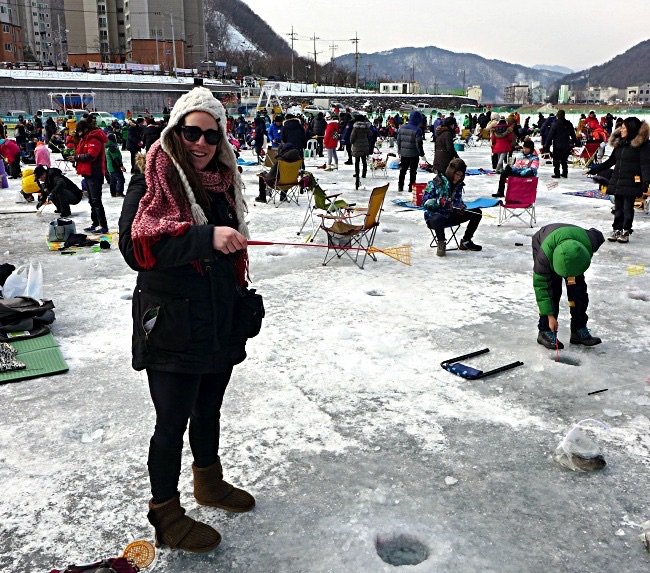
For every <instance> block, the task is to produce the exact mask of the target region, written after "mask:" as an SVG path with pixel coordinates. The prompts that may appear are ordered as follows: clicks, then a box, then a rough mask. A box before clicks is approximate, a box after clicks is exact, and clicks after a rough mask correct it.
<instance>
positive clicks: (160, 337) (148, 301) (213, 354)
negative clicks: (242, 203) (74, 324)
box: [119, 174, 246, 374]
mask: <svg viewBox="0 0 650 573" xmlns="http://www.w3.org/2000/svg"><path fill="white" fill-rule="evenodd" d="M145 192H146V183H145V179H144V175H142V174H137V175H134V176H133V178H132V179H131V182H130V184H129V189H128V192H127V194H126V198H125V199H124V204H123V206H122V214H121V216H120V223H119V236H120V239H119V245H120V251H121V252H122V256H123V257H124V259H125V260H126V262H127V264H128V265H129V266H130V267H131V268H132V269H134V270H136V271H139V272H138V279H137V284H136V287H135V291H134V293H133V311H132V314H133V337H132V352H133V357H132V365H133V368H134V369H135V370H143V369H145V368H151V369H152V370H160V371H163V372H183V373H193V374H204V373H208V372H223V371H225V370H227V369H229V368H230V367H231V366H232V365H234V364H238V363H239V362H241V361H242V360H244V358H245V357H246V352H245V341H242V340H235V339H233V337H232V332H233V310H234V307H235V304H236V301H237V297H238V296H239V295H238V293H237V288H238V287H237V280H236V278H235V273H234V270H233V265H232V264H231V261H230V257H229V256H226V255H222V254H220V253H217V252H216V251H214V249H213V247H212V230H213V228H214V226H215V225H227V226H231V227H234V228H236V221H237V218H236V216H235V213H234V211H233V210H232V208H231V207H230V205H229V204H228V202H227V200H226V198H225V197H223V194H222V193H213V194H212V196H211V200H212V201H213V204H212V208H211V209H209V210H207V211H206V216H207V217H208V224H206V225H192V226H191V227H190V228H189V229H188V231H187V232H186V233H185V234H184V235H180V236H177V237H171V236H169V237H163V238H162V240H161V241H159V242H158V243H157V244H156V245H155V246H154V250H155V252H156V264H155V266H154V267H153V269H151V270H149V271H144V270H142V269H141V268H140V267H139V266H138V264H137V262H136V259H135V256H134V252H133V241H132V239H131V225H132V224H133V220H134V218H135V215H136V213H137V211H138V206H139V204H140V200H141V199H142V197H143V196H144V194H145ZM192 261H200V265H201V272H198V271H197V269H196V267H195V265H193V264H192ZM153 310H156V311H157V318H156V322H155V324H154V326H153V328H152V329H151V330H149V332H148V333H146V332H145V330H144V328H143V324H144V323H145V322H147V320H148V317H149V315H150V314H151V311H153ZM148 313H149V314H148Z"/></svg>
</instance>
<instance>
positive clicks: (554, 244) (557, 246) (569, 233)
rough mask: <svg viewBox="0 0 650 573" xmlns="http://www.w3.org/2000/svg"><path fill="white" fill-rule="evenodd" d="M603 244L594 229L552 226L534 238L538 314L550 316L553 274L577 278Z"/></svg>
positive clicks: (545, 228) (534, 273)
mask: <svg viewBox="0 0 650 573" xmlns="http://www.w3.org/2000/svg"><path fill="white" fill-rule="evenodd" d="M604 242H605V237H603V234H602V233H601V232H600V231H598V230H597V229H589V230H587V229H583V228H582V227H577V226H576V225H568V224H565V223H554V224H552V225H546V226H545V227H542V228H541V229H540V230H539V231H537V233H535V234H534V235H533V287H534V288H535V298H536V299H537V307H538V308H539V314H540V315H546V316H549V315H551V314H553V312H554V309H553V301H552V298H551V279H552V278H553V275H559V276H561V277H564V278H566V277H578V276H581V275H583V274H584V273H585V271H586V270H587V269H588V268H589V265H590V264H591V258H592V257H593V254H594V253H595V252H596V251H597V250H598V248H599V247H600V245H602V244H603V243H604Z"/></svg>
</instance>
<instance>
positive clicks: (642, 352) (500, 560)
mask: <svg viewBox="0 0 650 573" xmlns="http://www.w3.org/2000/svg"><path fill="white" fill-rule="evenodd" d="M382 151H383V152H384V154H385V153H386V152H388V151H389V149H388V147H387V145H386V146H385V147H384V148H383V150H382ZM426 151H427V157H428V158H429V159H432V153H433V150H432V144H431V143H427V144H426ZM340 155H342V154H340ZM461 155H462V157H463V158H464V159H465V160H466V161H467V163H468V166H469V167H470V168H478V167H484V168H488V167H490V165H489V164H490V158H489V147H487V146H486V147H478V148H469V149H467V150H466V151H465V152H462V153H461ZM244 156H245V157H246V158H250V157H251V156H252V152H250V151H246V152H244ZM125 160H127V161H126V162H127V164H128V159H127V158H126V156H125ZM323 163H324V160H322V159H318V160H314V159H310V160H307V167H308V168H309V169H311V171H312V172H313V173H314V174H315V175H316V176H317V177H318V179H319V181H320V184H321V185H322V187H323V188H324V189H326V190H327V191H329V192H340V193H342V194H343V197H344V198H345V199H347V200H350V201H355V202H356V203H357V204H360V205H361V204H363V203H364V201H366V200H367V198H368V196H369V193H370V190H371V188H372V187H373V186H375V185H379V184H381V183H383V182H384V178H380V177H377V178H372V177H371V172H369V176H368V178H366V179H365V180H363V188H362V189H360V190H358V191H355V190H354V179H353V178H352V168H351V167H350V166H346V165H343V159H340V162H339V167H340V169H339V171H338V172H336V171H334V172H324V171H322V170H319V169H317V168H316V165H317V164H323ZM258 171H259V168H257V167H255V166H253V167H245V168H244V178H245V181H246V183H247V192H246V194H247V198H248V204H249V216H248V220H249V224H250V228H251V235H252V237H253V238H255V239H262V240H271V241H282V242H287V241H297V242H300V241H303V240H304V236H300V237H297V236H296V232H297V230H298V228H299V226H300V224H301V222H302V218H303V215H304V209H305V208H306V203H307V201H306V198H305V197H304V196H303V197H301V201H300V202H301V205H300V207H296V206H295V205H290V206H287V205H282V206H280V207H279V208H277V209H276V208H273V206H270V205H259V204H256V203H254V202H253V197H254V196H255V195H256V194H257V179H256V173H257V172H258ZM551 172H552V171H551V167H550V166H548V165H544V166H542V168H541V172H540V185H539V190H538V203H537V205H538V206H537V220H538V224H539V225H545V224H548V223H553V222H568V223H575V224H578V225H582V226H584V227H591V226H593V227H596V228H598V229H601V230H602V231H603V232H607V231H608V230H609V229H610V228H611V221H612V215H611V214H610V209H611V205H610V203H609V202H607V201H603V200H598V199H590V198H583V197H575V196H569V195H564V194H563V192H566V191H580V190H588V189H593V188H595V185H594V184H593V183H591V182H590V180H589V179H587V178H586V177H584V176H583V175H582V174H581V171H580V170H579V169H571V171H570V174H569V178H568V179H567V180H560V181H559V185H558V186H557V187H556V188H554V189H551V190H549V189H548V188H547V186H546V183H547V182H549V181H550V175H551ZM397 173H398V172H397V171H391V170H389V172H388V176H387V179H388V180H389V182H390V188H389V194H388V199H387V201H386V204H385V206H384V209H385V210H384V212H383V215H382V224H381V226H380V228H379V232H378V234H377V240H376V245H377V246H378V247H380V248H382V247H389V246H397V245H403V244H410V245H412V249H413V265H412V266H411V267H408V266H405V265H402V264H400V263H398V262H397V261H395V260H393V259H391V258H388V257H385V256H381V255H379V256H378V261H377V262H373V261H368V262H367V263H366V268H365V270H359V269H358V268H356V267H355V266H354V265H353V264H352V263H351V262H350V261H349V260H347V259H346V258H343V259H341V260H340V261H339V260H337V261H333V262H332V263H330V264H329V265H328V266H326V267H323V266H322V265H321V260H322V257H323V255H324V252H322V251H321V250H320V249H305V248H300V247H288V246H284V247H251V248H250V259H251V271H252V274H253V279H254V283H253V286H254V287H255V288H257V289H258V290H259V292H261V293H262V294H263V295H264V297H265V304H266V309H267V318H266V321H265V324H264V327H263V330H262V332H261V334H260V335H259V336H258V337H257V338H255V339H253V340H251V341H250V343H249V344H248V353H249V357H248V359H247V360H246V361H245V362H244V363H243V364H242V365H240V366H237V367H236V369H235V373H234V376H233V379H232V381H231V384H230V387H229V389H228V392H227V394H226V399H225V403H224V408H223V412H222V423H223V432H222V440H221V443H222V451H221V453H222V460H223V464H224V468H225V473H226V476H227V478H228V479H229V480H230V481H232V482H234V483H236V484H238V485H241V486H243V487H246V488H248V489H250V491H251V492H252V493H254V494H255V496H256V498H257V501H258V505H257V507H256V508H255V510H254V511H253V512H251V513H249V514H242V515H226V514H224V513H222V512H219V511H218V510H215V509H211V508H206V507H200V506H198V505H197V504H196V502H195V501H194V500H193V497H192V495H191V491H192V489H191V488H192V485H191V479H190V473H191V472H190V464H191V457H190V452H189V449H186V452H185V457H184V460H183V473H182V477H181V483H180V490H181V500H182V503H183V504H184V506H185V507H186V508H187V510H188V511H189V513H190V515H192V516H194V517H198V518H200V519H202V520H205V521H206V522H208V523H210V524H211V525H213V526H215V527H216V528H217V529H218V530H219V531H220V532H221V534H222V535H223V542H222V544H221V545H220V547H219V548H218V549H217V550H216V551H214V552H213V553H210V554H206V555H192V554H184V553H181V552H174V551H170V550H162V551H160V553H159V555H158V558H157V561H156V564H155V571H157V572H185V571H193V572H207V571H231V570H232V571H248V572H262V571H268V572H289V573H298V572H330V571H331V572H337V573H338V572H344V571H350V572H352V571H354V572H379V571H393V570H395V568H396V567H400V566H402V565H404V566H406V565H409V568H408V570H409V571H413V572H429V571H500V572H504V571H506V572H507V571H513V572H514V571H528V572H536V571H539V572H541V571H586V570H590V571H626V572H628V573H634V572H642V571H643V572H645V571H647V570H648V554H647V553H646V552H645V550H644V548H643V546H642V544H641V543H638V542H637V537H638V535H639V534H641V533H642V529H641V527H640V526H637V525H636V524H641V523H643V522H644V521H647V519H648V518H649V511H650V509H649V507H648V503H647V489H648V471H649V469H650V420H649V416H650V409H649V408H648V403H649V400H648V397H649V396H650V394H648V390H649V389H650V387H649V386H648V385H647V384H646V379H647V378H648V376H649V375H650V372H649V371H648V358H647V356H646V352H647V349H646V348H645V341H647V340H648V339H649V338H650V327H649V326H648V321H647V315H648V310H649V308H650V307H648V304H650V303H649V302H648V301H649V300H650V297H648V296H646V293H648V292H649V290H650V277H649V275H648V274H647V273H639V274H636V275H633V276H631V275H630V274H628V272H627V269H628V267H629V266H632V265H637V266H638V265H642V266H644V267H647V266H648V264H649V263H650V261H649V260H648V241H649V237H650V219H648V217H647V216H646V215H644V214H643V213H641V212H638V211H637V212H636V215H635V222H634V229H635V233H634V234H633V235H632V238H631V241H630V243H629V244H628V245H619V244H611V243H606V244H605V245H603V246H602V247H601V249H600V250H599V252H598V253H597V254H596V255H595V257H594V259H593V263H592V266H591V268H590V269H589V270H588V272H587V282H588V285H589V295H590V308H589V316H590V322H589V326H590V328H591V329H592V330H593V332H594V334H596V335H597V336H600V337H602V338H603V340H604V342H603V344H602V345H600V346H597V347H594V348H589V349H587V348H575V347H570V346H571V345H569V344H567V347H568V348H567V349H566V350H564V351H563V352H562V356H563V357H565V358H566V360H565V361H563V362H556V361H555V360H554V353H553V352H551V351H548V350H546V349H544V348H543V347H541V346H540V345H538V344H537V343H536V340H535V339H536V334H537V333H536V325H537V310H536V306H535V300H534V294H533V289H532V275H531V273H532V257H531V249H530V240H531V236H532V235H533V234H534V232H535V231H536V228H534V229H531V228H527V227H525V226H522V225H521V224H519V223H518V222H517V223H513V224H507V225H505V226H503V227H497V224H496V223H497V220H496V215H497V210H496V209H486V210H484V214H485V216H484V218H483V221H482V223H481V225H480V227H479V229H478V232H477V233H476V235H475V237H474V240H475V242H477V243H479V244H482V245H483V251H481V252H479V253H474V252H461V251H454V252H450V253H448V255H447V257H446V258H439V257H436V255H435V250H434V249H431V248H429V242H430V240H431V235H430V233H429V231H428V229H427V228H426V226H425V224H424V220H423V217H422V212H420V211H408V212H403V209H402V208H400V207H397V206H395V205H393V204H392V203H391V202H390V200H391V199H394V198H396V197H398V194H397V185H396V182H397V181H396V180H397ZM75 177H76V176H75ZM429 177H430V176H429V175H428V174H426V173H419V174H418V181H422V182H425V181H427V180H428V179H429ZM496 185H497V178H496V176H484V175H483V176H470V177H468V178H467V187H466V190H467V197H468V198H469V199H471V198H476V197H480V196H489V195H490V194H491V193H493V192H495V191H496ZM17 189H18V182H16V181H11V186H10V188H9V189H7V190H2V191H0V210H1V211H15V210H22V209H24V210H26V211H30V213H28V214H18V215H0V252H3V262H10V263H13V264H15V265H16V266H18V265H20V264H23V263H25V262H27V261H28V260H29V259H30V258H32V259H33V260H35V261H40V262H41V263H42V265H43V269H44V275H45V296H46V297H48V298H51V299H52V300H53V301H54V303H55V305H56V314H57V320H56V322H55V324H54V329H53V330H54V334H55V336H56V339H57V340H58V342H59V343H60V344H61V347H62V351H63V354H64V356H65V358H66V360H67V362H68V364H69V365H70V371H69V373H67V374H65V375H61V376H54V377H51V378H40V379H34V380H29V381H25V382H20V383H12V384H6V385H3V386H0V484H1V487H2V493H3V495H2V496H0V524H1V526H0V568H1V569H2V570H3V571H12V572H32V571H49V569H50V568H52V567H55V566H63V565H65V564H67V563H73V562H75V563H85V562H90V561H92V560H95V559H97V558H100V557H108V556H113V555H116V554H118V553H119V552H120V551H121V549H122V548H124V546H126V544H127V543H128V542H130V541H132V540H133V539H137V538H146V539H152V529H151V527H150V526H149V524H148V522H147V519H146V512H147V502H148V500H149V484H148V478H147V469H146V456H147V446H148V441H149V437H150V435H151V432H152V429H153V422H154V417H153V408H152V406H151V403H150V398H149V396H148V390H147V384H146V378H145V375H144V374H142V373H136V372H135V371H133V370H132V369H131V367H130V334H131V302H130V298H131V297H130V293H131V291H132V289H133V286H134V284H135V273H134V272H132V271H131V270H130V269H129V268H128V267H127V266H126V264H125V263H124V261H123V260H122V257H121V255H120V253H119V251H118V249H117V245H116V244H115V243H114V245H113V248H112V249H110V250H109V251H102V252H98V253H93V252H91V251H84V252H80V253H78V254H75V255H71V256H61V255H60V254H59V253H56V252H50V251H48V250H47V247H46V244H45V236H46V229H47V226H48V223H49V221H50V220H51V219H53V218H54V217H55V216H56V215H55V214H54V213H53V211H52V209H53V208H52V207H48V208H47V209H46V210H45V213H44V215H43V216H37V215H36V213H35V212H34V211H35V209H34V207H33V205H27V204H20V205H17V204H16V203H15V201H16V196H17ZM104 203H105V206H106V209H107V213H108V220H109V224H110V227H111V228H112V229H115V228H116V227H117V220H118V217H119V212H120V206H121V200H120V199H118V198H111V197H110V194H109V193H108V192H106V193H105V194H104ZM73 216H74V219H75V221H76V223H77V228H78V229H81V228H83V227H85V226H86V225H87V224H88V223H89V221H90V219H89V207H88V204H87V202H86V201H83V202H82V203H81V204H80V205H78V206H76V207H74V208H73ZM389 231H390V232H389ZM321 239H324V235H319V236H318V237H317V240H321ZM517 243H523V246H517V245H516V244H517ZM568 317H569V313H568V308H567V307H566V303H565V299H563V302H562V309H561V315H560V320H559V323H560V339H561V340H563V341H564V342H566V343H568V338H569V329H568V325H569V319H568ZM484 347H489V348H490V349H491V352H490V353H489V354H487V355H484V356H482V357H479V358H477V359H476V363H474V362H473V363H472V365H474V366H476V367H477V368H482V369H487V368H489V367H495V366H499V365H501V364H503V363H506V362H510V361H514V360H521V361H523V362H524V366H523V367H520V368H517V369H515V370H512V371H509V372H505V373H503V374H502V375H499V376H496V377H493V378H487V379H485V380H480V381H470V380H464V379H462V378H459V377H456V376H453V375H452V374H450V373H448V372H446V371H444V370H442V369H441V368H440V362H441V361H442V360H444V359H448V358H450V357H452V356H458V355H460V354H464V353H466V352H470V351H472V350H478V349H480V348H484ZM618 386H621V388H620V389H617V387H618ZM623 386H625V387H623ZM601 388H608V389H609V390H608V391H607V392H604V393H601V394H598V395H594V396H588V395H587V393H588V392H590V391H594V390H598V389H601ZM603 417H605V418H606V419H607V423H608V424H609V425H610V428H611V429H610V430H609V431H605V430H601V429H598V428H596V429H594V430H593V431H592V433H591V436H592V437H593V438H594V439H595V440H596V441H597V442H598V444H599V445H600V447H601V449H602V451H603V453H604V456H605V458H606V459H607V464H608V465H607V467H606V468H605V469H604V470H603V471H601V472H597V473H589V474H577V473H574V472H571V471H568V470H566V469H564V468H562V467H560V466H559V465H558V464H556V463H555V462H554V461H553V460H552V452H553V450H554V448H555V446H556V445H557V443H558V442H559V440H560V439H561V438H562V436H563V435H564V434H565V433H566V432H567V431H568V430H569V429H570V428H571V427H572V426H573V424H575V423H576V422H577V421H579V420H582V419H585V418H597V419H599V418H600V419H602V418H603ZM452 485H453V487H450V486H452ZM624 516H625V520H624V521H622V520H623V519H624Z"/></svg>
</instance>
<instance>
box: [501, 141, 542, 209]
mask: <svg viewBox="0 0 650 573" xmlns="http://www.w3.org/2000/svg"><path fill="white" fill-rule="evenodd" d="M538 169H539V155H537V151H535V144H534V143H533V142H532V141H531V140H530V139H527V140H526V141H524V144H523V148H522V153H521V155H520V156H519V157H518V158H517V160H516V161H515V164H514V165H513V166H512V167H510V165H506V166H505V168H504V169H503V171H502V172H501V176H500V177H499V187H498V190H497V192H496V193H494V194H493V195H492V197H503V196H504V193H503V192H504V190H505V188H506V181H507V180H508V177H535V176H536V175H537V170H538Z"/></svg>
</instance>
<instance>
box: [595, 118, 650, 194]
mask: <svg viewBox="0 0 650 573" xmlns="http://www.w3.org/2000/svg"><path fill="white" fill-rule="evenodd" d="M649 135H650V126H649V125H648V124H647V123H646V122H645V121H642V122H641V128H640V129H639V133H638V134H637V135H636V137H635V138H634V139H632V141H627V140H625V139H623V138H622V137H621V130H620V129H617V130H615V131H614V133H612V136H611V137H610V138H609V144H610V145H611V146H612V147H613V148H614V151H613V152H612V154H611V155H610V157H609V158H608V159H607V161H605V162H604V163H601V164H600V165H594V166H593V167H591V168H590V169H589V172H590V173H599V172H600V171H603V170H605V169H608V168H610V167H613V168H614V172H613V173H612V176H611V178H610V180H609V184H608V185H607V193H609V194H611V195H623V196H627V197H640V196H641V195H642V194H643V192H644V191H645V190H646V189H647V188H648V185H649V184H650V142H649V141H648V136H649Z"/></svg>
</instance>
